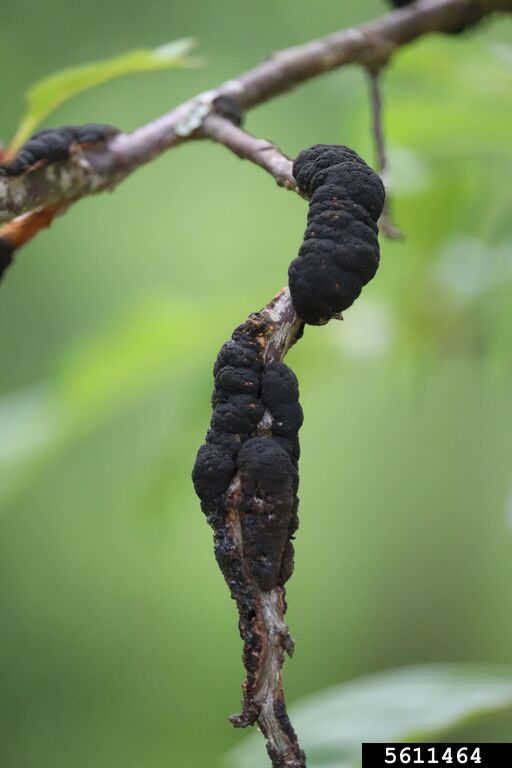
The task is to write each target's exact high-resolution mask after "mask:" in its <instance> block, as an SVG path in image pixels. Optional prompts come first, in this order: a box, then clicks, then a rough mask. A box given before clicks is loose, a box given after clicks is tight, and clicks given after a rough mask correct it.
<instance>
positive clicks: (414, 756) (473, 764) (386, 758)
mask: <svg viewBox="0 0 512 768" xmlns="http://www.w3.org/2000/svg"><path fill="white" fill-rule="evenodd" d="M392 766H395V768H402V766H409V768H413V767H414V768H416V766H425V768H427V766H439V768H446V766H451V768H459V766H465V767H466V768H506V767H507V766H512V743H506V744H505V743H502V744H426V743H424V744H418V743H415V744H363V766H362V768H390V767H392Z"/></svg>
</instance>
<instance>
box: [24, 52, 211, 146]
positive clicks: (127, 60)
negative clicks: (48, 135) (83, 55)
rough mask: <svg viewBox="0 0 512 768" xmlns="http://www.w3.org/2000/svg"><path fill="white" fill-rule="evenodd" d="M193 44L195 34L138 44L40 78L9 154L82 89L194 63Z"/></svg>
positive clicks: (32, 90) (29, 95) (34, 86)
mask: <svg viewBox="0 0 512 768" xmlns="http://www.w3.org/2000/svg"><path fill="white" fill-rule="evenodd" d="M194 45H195V41H194V40H193V39H192V38H183V39H182V40H175V41H174V42H172V43H167V44H166V45H162V46H160V47H158V48H154V49H150V48H138V49H136V50H133V51H128V52H127V53H123V54H121V55H120V56H115V57H114V58H112V59H106V60H105V61H98V62H96V63H94V64H84V65H82V66H78V67H71V68H69V69H63V70H61V71H60V72H56V73H55V74H53V75H49V76H48V77H45V78H43V79H42V80H39V81H38V82H37V83H35V84H34V85H33V86H32V88H30V90H29V91H28V92H27V95H26V96H27V110H26V113H25V115H24V117H23V118H22V121H21V123H20V126H19V128H18V130H17V131H16V135H15V136H14V139H13V140H12V142H11V145H10V147H9V154H10V155H12V154H13V153H14V152H16V150H17V149H18V148H19V147H20V146H21V145H22V144H24V143H25V141H26V140H27V139H28V137H29V136H30V135H31V134H32V133H33V132H34V131H35V129H36V128H37V126H38V125H39V124H40V123H41V122H42V121H43V120H44V119H45V118H46V117H47V116H48V115H49V114H50V112H53V111H54V110H55V109H56V108H57V107H58V106H60V105H61V104H62V103H63V102H64V101H67V99H70V98H71V97H72V96H76V94H77V93H80V92H81V91H85V90H87V89H88V88H94V87H95V86H97V85H101V84H102V83H106V82H107V81H108V80H113V79H114V78H116V77H121V75H129V74H134V73H137V72H153V71H155V70H160V69H184V68H187V67H191V66H195V65H196V64H197V62H198V60H197V59H193V58H190V57H189V56H188V54H189V52H190V51H191V49H192V48H193V47H194Z"/></svg>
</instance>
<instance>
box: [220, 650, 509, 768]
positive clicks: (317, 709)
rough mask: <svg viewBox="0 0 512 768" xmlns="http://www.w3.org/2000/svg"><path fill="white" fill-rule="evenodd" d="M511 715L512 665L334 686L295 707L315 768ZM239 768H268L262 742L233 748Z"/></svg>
mask: <svg viewBox="0 0 512 768" xmlns="http://www.w3.org/2000/svg"><path fill="white" fill-rule="evenodd" d="M510 710H512V667H508V668H501V667H498V668H497V669H492V668H491V669H488V668H485V667H484V668H480V667H475V666H469V665H468V666H464V665H449V664H444V665H437V666H436V665H427V666H424V667H409V668H405V669H400V670H398V671H395V672H384V673H381V674H379V675H372V676H371V677H368V678H363V679H362V680H357V681H356V682H350V683H345V684H344V685H339V686H337V687H335V688H328V689H327V690H326V691H322V693H320V694H316V695H315V696H310V697H309V698H308V699H307V700H306V701H304V702H303V703H301V704H299V705H298V706H296V707H294V709H293V711H292V712H291V717H292V721H293V723H294V725H295V727H296V728H297V729H298V730H299V732H300V734H301V744H302V747H303V748H304V749H305V751H306V754H307V756H308V765H310V766H311V768H358V766H360V764H361V744H362V743H363V742H374V743H375V742H376V743H386V742H387V743H393V742H408V741H436V739H437V738H438V737H441V738H442V740H443V741H446V740H447V735H449V734H450V732H453V731H454V730H456V729H457V728H460V727H461V726H464V725H465V724H466V723H467V722H474V721H478V720H479V719H482V718H485V717H486V716H489V714H491V715H493V716H494V715H496V714H497V713H501V712H507V711H510ZM229 764H230V765H231V766H232V768H259V767H260V766H261V768H265V766H267V765H268V757H267V755H266V753H265V749H264V747H263V744H262V740H261V737H258V736H256V735H253V736H251V738H250V740H248V743H247V744H243V745H242V747H238V748H237V749H235V750H233V752H232V754H231V755H230V757H229Z"/></svg>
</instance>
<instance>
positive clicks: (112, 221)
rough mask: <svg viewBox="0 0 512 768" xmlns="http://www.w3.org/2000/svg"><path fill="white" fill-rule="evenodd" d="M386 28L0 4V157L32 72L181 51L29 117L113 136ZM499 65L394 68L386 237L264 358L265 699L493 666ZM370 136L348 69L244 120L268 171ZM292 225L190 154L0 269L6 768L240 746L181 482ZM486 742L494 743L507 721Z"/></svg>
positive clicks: (200, 534)
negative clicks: (272, 633)
mask: <svg viewBox="0 0 512 768" xmlns="http://www.w3.org/2000/svg"><path fill="white" fill-rule="evenodd" d="M384 8H385V7H384V4H383V3H381V2H379V0H364V1H363V0H360V2H358V3H339V2H334V1H333V0H319V1H318V2H316V3H306V2H304V0H302V1H301V2H297V0H280V2H279V3H276V2H274V1H271V0H261V1H260V2H258V3H242V4H240V3H239V2H235V1H234V0H224V2H221V3H212V4H209V3H198V2H194V1H191V0H189V2H187V3H185V2H174V3H159V2H155V1H154V0H149V2H147V3H145V4H143V5H141V4H140V3H138V2H135V1H134V0H125V2H124V3H122V4H120V3H113V2H110V3H105V2H99V1H98V0H90V2H87V3H80V4H73V5H72V6H70V4H69V2H64V0H48V2H46V3H44V4H37V3H35V2H23V1H21V2H18V3H11V4H9V5H8V6H6V7H3V8H2V22H1V25H0V60H1V62H2V72H3V77H2V104H3V107H2V110H1V114H0V135H1V136H2V138H3V139H4V141H7V140H8V139H9V137H10V136H11V135H12V133H13V132H14V130H15V128H16V125H17V122H18V120H19V117H20V115H21V112H22V104H23V91H24V90H26V89H27V88H28V87H29V86H30V85H31V83H32V82H34V81H35V80H37V79H38V78H40V77H42V76H43V75H45V74H47V73H49V72H51V71H52V70H56V69H59V68H62V67H66V66H71V65H76V64H81V63H84V62H88V61H94V60H96V59H101V58H106V57H108V56H111V55H114V54H116V53H121V52H123V51H125V50H128V49H130V48H133V47H138V46H156V45H160V44H162V43H164V42H166V41H168V40H172V39H175V38H178V37H182V36H188V35H193V36H196V37H197V38H198V40H199V41H200V49H199V52H200V53H201V54H202V55H204V56H205V57H206V58H207V64H206V66H204V67H203V68H201V69H197V70H189V71H182V72H161V73H152V74H146V75H140V76H133V77H129V78H125V79H122V80H117V81H115V82H112V83H110V84H107V85H104V86H102V87H100V88H98V89H95V90H93V91H90V92H87V93H85V94H83V95H81V96H80V97H78V98H76V99H74V100H72V101H70V102H69V103H68V104H66V105H65V106H63V107H62V108H61V109H60V110H59V111H58V112H57V113H56V114H55V115H53V116H52V118H51V120H50V121H49V124H52V125H56V124H62V123H68V122H69V123H81V122H89V121H97V122H111V123H114V124H116V125H118V126H120V127H121V128H123V129H125V130H130V129H133V128H135V127H136V126H138V125H140V124H142V123H144V122H146V121H148V120H150V119H152V118H154V117H156V116H158V115H159V114H161V113H162V112H163V111H165V110H166V109H168V108H170V107H171V106H173V105H174V104H177V103H179V102H180V101H182V100H184V99H185V98H187V97H189V96H190V95H193V94H194V93H196V92H199V91H201V90H203V89H205V88H207V87H210V86H212V85H215V84H217V83H218V82H221V81H222V80H224V79H227V78H229V77H231V76H233V75H235V74H236V73H238V72H240V71H242V70H244V69H247V68H249V67H250V66H252V65H254V64H255V63H257V62H258V61H259V60H260V59H262V58H263V57H264V56H266V55H267V54H268V53H270V52H271V51H272V50H275V49H278V48H282V47H285V46H289V45H294V44H297V43H300V42H303V41H306V40H308V39H310V38H312V37H315V36H318V35H322V34H326V33H329V32H331V31H334V30H336V29H340V28H342V27H344V26H347V25H351V24H356V23H360V22H363V21H365V20H368V19H370V18H372V17H374V16H376V15H377V14H379V13H381V12H383V10H384ZM511 42H512V21H511V20H506V19H504V18H497V19H496V20H494V21H493V22H492V23H489V24H486V25H485V26H483V27H482V28H480V29H479V30H478V31H475V32H474V33H471V34H469V35H465V36H463V37H457V38H456V37H440V36H435V37H434V36H431V37H429V38H428V39H424V40H422V41H421V42H419V43H418V44H416V45H414V46H412V47H410V48H408V49H406V50H403V51H401V52H400V53H398V54H397V56H396V57H395V58H394V60H393V63H392V66H391V67H390V68H389V70H388V72H387V73H386V76H385V80H384V98H385V103H386V111H385V122H386V132H387V135H388V140H389V147H390V156H391V166H392V188H393V200H394V211H395V214H396V219H397V220H398V223H399V224H400V226H401V227H402V229H403V230H404V231H405V233H406V236H407V239H406V240H405V241H404V242H403V243H390V242H383V243H382V261H381V269H380V271H379V273H378V276H377V278H376V279H375V281H374V282H373V283H372V284H371V285H370V286H368V288H367V289H366V290H365V293H364V296H363V297H362V298H361V300H360V301H358V302H357V304H356V305H355V306H354V307H353V308H352V309H350V310H349V311H348V312H347V313H346V317H345V320H344V322H343V323H334V322H333V323H331V324H330V325H329V326H328V327H325V328H309V329H307V330H306V333H305V336H304V339H303V340H302V341H301V343H300V344H299V345H297V347H296V348H295V349H294V350H292V352H291V354H290V355H289V362H290V364H291V365H292V366H293V368H294V370H295V371H296V373H297V375H298V377H299V381H300V384H301V399H302V404H303V407H304V411H305V424H304V427H303V429H302V432H301V440H302V458H301V491H300V496H301V507H300V517H301V527H300V531H299V536H298V540H297V545H296V552H297V556H296V572H295V574H294V577H293V579H292V580H291V582H290V584H289V589H288V596H289V613H288V620H289V624H290V627H291V629H292V633H293V635H294V638H295V640H296V643H297V652H296V655H295V657H294V659H293V661H291V662H288V663H287V665H286V670H285V684H286V690H287V695H288V699H289V701H290V702H293V701H295V700H297V699H299V698H300V697H302V696H304V695H306V694H309V693H311V692H314V691H318V690H320V689H322V688H324V687H326V686H330V685H333V684H336V683H340V682H342V681H344V680H347V679H350V678H353V677H357V676H361V675H365V674H368V673H372V672H376V671H379V670H384V669H388V668H391V667H398V666H402V665H406V664H420V663H424V662H439V661H441V662H486V663H500V664H503V663H509V662H511V661H512V658H511V657H512V652H511V648H512V614H511V611H510V593H511V589H512V569H511V567H510V563H511V554H512V537H511V532H512V479H511V450H510V434H511V429H512V399H511V397H510V392H511V383H512V361H511V355H510V351H511V341H512V311H511V308H510V307H511V301H512V221H511V218H510V206H511V203H512V187H511V185H510V178H511V174H512V145H511V142H510V136H511V135H512V109H511V106H510V86H511V81H512V71H511V67H512V52H511V48H510V44H511ZM368 124H369V114H368V98H367V89H366V82H365V77H364V75H363V73H362V72H361V71H360V70H359V69H357V68H349V69H344V70H341V71H338V72H334V73H332V74H329V75H327V76H324V77H322V78H319V79H317V80H314V81H312V82H311V83H308V84H307V85H305V86H303V87H301V88H300V89H298V90H296V91H294V92H291V93H290V94H287V95H285V96H283V97H282V98H280V99H278V100H276V101H275V102H272V103H269V104H268V105H264V106H261V107H259V108H258V109H257V110H254V111H252V112H251V113H250V114H249V116H248V119H247V128H248V129H249V130H250V131H251V132H253V133H255V134H256V135H258V136H263V137H268V138H271V139H272V140H273V141H275V142H276V143H277V144H278V145H279V146H280V147H281V148H282V149H283V150H284V151H285V152H287V153H288V154H289V155H292V156H293V155H294V154H296V153H297V152H298V151H300V150H301V149H303V148H304V147H306V146H309V145H310V144H314V143H317V142H327V143H328V142H333V143H335V142H338V143H346V144H348V145H350V146H352V147H354V148H355V149H356V150H357V151H359V152H360V153H361V154H363V156H364V157H366V158H367V159H368V160H369V161H370V162H371V161H372V160H373V150H372V143H371V138H370V134H369V130H368ZM305 214H306V208H305V204H304V202H303V201H302V200H300V199H299V198H298V197H296V196H294V195H291V194H288V193H286V192H284V191H283V190H280V189H278V188H277V187H276V186H275V185H274V184H273V182H272V180H271V179H270V178H269V177H267V176H266V175H265V174H264V173H262V172H261V171H260V170H259V169H257V168H255V167H254V166H252V165H250V164H248V163H243V162H241V161H239V160H238V159H236V158H234V157H233V156H231V155H229V154H228V153H227V152H226V151H225V150H224V149H223V148H222V147H219V146H214V145H210V144H208V143H206V142H205V143H197V144H191V145H189V146H185V147H183V148H180V149H179V150H176V151H172V152H170V153H168V154H167V155H165V156H163V157H161V158H159V159H158V160H157V161H156V162H154V163H152V164H150V165H149V166H147V167H145V168H143V169H141V170H139V171H138V172H137V173H136V174H135V175H134V176H132V177H131V178H129V179H128V180H127V181H125V182H124V183H123V184H122V185H121V186H120V187H119V188H118V189H117V190H116V191H115V193H114V194H112V195H102V196H99V197H96V198H91V199H87V200H84V201H82V202H81V203H80V204H79V205H77V206H75V207H74V208H72V209H71V210H70V211H69V212H68V213H67V215H66V216H64V217H62V219H60V220H58V221H57V222H56V223H55V224H54V226H53V228H52V229H51V230H50V231H49V232H46V233H44V234H42V235H41V236H40V237H39V238H37V239H36V240H35V241H34V242H33V243H32V244H31V245H30V246H29V247H27V248H26V249H25V250H24V251H23V252H21V253H20V255H19V257H18V259H17V263H16V264H15V266H14V267H13V268H12V270H11V271H10V272H9V273H8V275H7V277H6V280H5V282H4V283H3V284H2V286H1V292H0V350H1V360H2V364H1V366H0V392H1V399H0V574H1V576H0V616H1V630H0V633H1V634H0V638H1V639H0V649H1V652H0V710H1V711H0V764H1V765H2V766H6V768H69V766H70V765H72V766H73V768H82V767H83V768H86V767H87V768H90V767H91V766H94V767H95V768H107V767H108V768H112V767H113V766H115V767H116V768H117V766H119V767H121V766H123V768H141V766H144V767H145V768H163V766H177V767H178V766H179V767H181V766H187V768H195V767H196V766H197V767H198V768H199V766H201V767H202V766H206V765H208V766H220V765H221V764H222V756H223V754H224V753H225V752H226V751H227V750H228V749H230V748H231V747H233V746H235V745H236V744H238V743H239V742H240V740H241V739H242V738H243V734H240V733H237V732H236V731H235V730H233V729H232V728H231V727H230V726H229V725H228V724H227V723H226V720H225V718H226V716H227V715H228V714H230V713H232V712H235V711H237V709H238V706H239V700H240V688H239V686H240V683H241V680H242V667H241V661H240V652H241V644H240V640H239V638H238V635H237V627H236V623H237V618H236V614H235V609H234V605H233V604H232V603H231V601H230V599H229V596H228V592H227V589H226V587H225V585H224V583H223V580H222V577H221V575H220V573H219V572H218V570H217V567H216V564H215V562H214V558H213V554H212V542H211V532H210V530H209V528H208V526H207V525H206V523H205V521H204V518H203V516H202V514H201V512H200V510H199V505H198V502H197V499H196V498H195V496H194V492H193V489H192V486H191V483H190V480H189V475H190V470H191V467H192V464H193V461H194V457H195V452H196V449H197V447H198V446H199V445H200V443H201V441H202V439H203V436H204V432H205V429H206V427H207V424H208V420H209V415H210V408H209V397H210V391H211V388H212V377H211V366H212V363H213V360H214V358H215V356H216V353H217V350H218V348H219V347H220V345H221V343H222V342H223V341H224V340H225V339H226V338H228V337H229V335H230V334H231V331H232V329H233V328H234V327H235V326H236V325H237V324H238V323H240V322H241V321H242V320H243V319H244V318H245V317H246V315H247V314H248V313H249V312H250V311H252V310H256V309H258V308H260V307H261V306H262V305H264V304H265V303H266V302H267V301H268V300H269V299H270V298H271V297H272V295H273V294H274V293H275V292H276V291H277V290H278V289H279V288H280V287H281V286H282V285H283V284H284V283H285V282H286V269H287V265H288V263H289V262H290V261H291V259H292V258H293V257H294V255H295V254H296V252H297V248H298V245H299V243H300V241H301V238H302V232H303V229H304V225H305ZM493 727H494V731H493V733H494V734H495V735H496V734H497V735H498V736H501V737H503V736H504V734H505V735H506V734H507V733H508V735H510V720H509V721H508V723H506V722H504V721H502V722H501V724H500V725H499V727H498V726H493ZM496 728H497V730H496ZM500 728H501V730H500ZM507 729H508V730H507ZM470 735H471V733H470Z"/></svg>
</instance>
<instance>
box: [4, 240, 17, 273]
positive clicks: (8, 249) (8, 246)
mask: <svg viewBox="0 0 512 768" xmlns="http://www.w3.org/2000/svg"><path fill="white" fill-rule="evenodd" d="M15 250H16V249H15V247H14V246H13V245H12V243H10V242H9V240H8V239H7V238H6V237H0V280H1V279H2V276H3V274H4V272H5V270H6V269H7V267H10V266H11V263H12V260H13V254H14V251H15Z"/></svg>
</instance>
